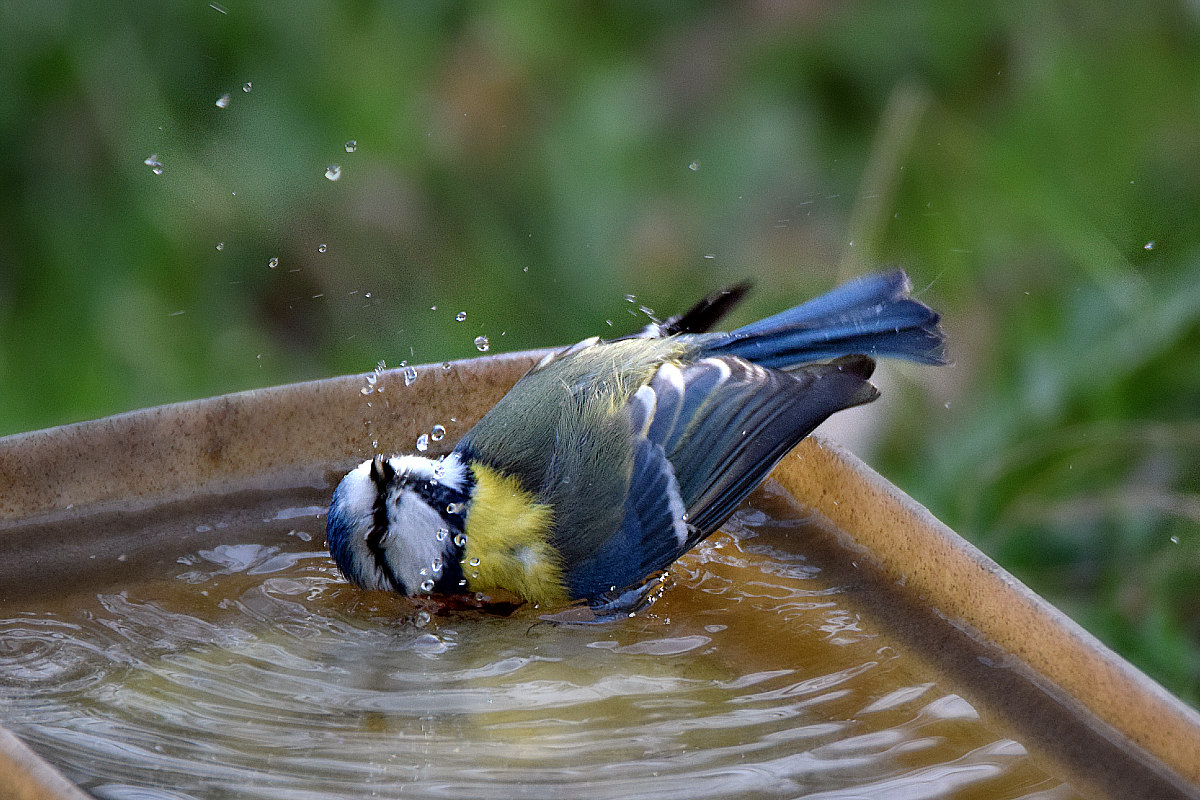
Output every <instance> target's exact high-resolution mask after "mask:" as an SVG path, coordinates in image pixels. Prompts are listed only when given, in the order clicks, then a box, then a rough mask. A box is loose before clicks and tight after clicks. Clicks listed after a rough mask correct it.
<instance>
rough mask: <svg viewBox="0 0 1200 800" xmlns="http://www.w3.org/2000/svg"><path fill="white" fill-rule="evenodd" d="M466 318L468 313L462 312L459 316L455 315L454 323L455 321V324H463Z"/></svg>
mask: <svg viewBox="0 0 1200 800" xmlns="http://www.w3.org/2000/svg"><path fill="white" fill-rule="evenodd" d="M466 318H467V312H465V311H460V312H458V313H457V314H455V315H454V321H455V322H462V321H463V320H465V319H466Z"/></svg>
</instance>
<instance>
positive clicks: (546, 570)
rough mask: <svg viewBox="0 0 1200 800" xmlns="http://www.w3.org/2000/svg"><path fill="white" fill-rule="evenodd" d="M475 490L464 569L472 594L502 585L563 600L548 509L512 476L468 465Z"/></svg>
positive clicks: (540, 599) (530, 597) (548, 600)
mask: <svg viewBox="0 0 1200 800" xmlns="http://www.w3.org/2000/svg"><path fill="white" fill-rule="evenodd" d="M471 471H472V472H473V473H474V475H475V489H474V491H473V492H472V495H471V505H470V507H469V508H468V510H467V525H466V529H465V530H464V531H463V532H464V533H465V534H466V536H467V543H466V546H465V547H464V548H463V559H462V570H463V575H464V577H466V579H467V588H468V589H469V590H470V591H472V592H488V591H494V590H496V589H506V590H508V591H509V592H512V593H513V594H516V595H519V596H520V597H522V598H523V599H525V600H526V601H528V602H530V603H539V604H555V603H563V602H565V601H566V600H567V599H568V597H567V590H566V586H565V585H564V583H563V569H562V563H561V558H560V556H559V553H558V551H557V550H556V549H555V548H554V546H553V545H552V544H551V543H550V524H551V521H552V517H551V511H550V507H549V506H547V505H542V504H540V503H538V502H536V501H535V499H534V496H533V495H532V494H530V493H529V492H527V491H525V490H524V489H523V488H521V485H520V483H518V481H517V480H516V478H512V477H508V476H504V475H501V474H500V473H498V472H496V471H495V470H493V469H490V468H489V467H486V466H484V465H482V464H479V463H474V464H472V465H471Z"/></svg>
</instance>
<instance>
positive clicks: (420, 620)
mask: <svg viewBox="0 0 1200 800" xmlns="http://www.w3.org/2000/svg"><path fill="white" fill-rule="evenodd" d="M432 590H433V587H432V586H430V587H429V588H428V589H426V590H425V591H427V592H428V591H432ZM430 619H431V617H430V616H429V612H428V611H418V612H417V614H416V616H414V617H413V624H414V625H416V626H417V627H418V628H424V627H425V626H426V625H428V624H429V620H430Z"/></svg>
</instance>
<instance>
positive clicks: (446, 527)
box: [325, 453, 474, 595]
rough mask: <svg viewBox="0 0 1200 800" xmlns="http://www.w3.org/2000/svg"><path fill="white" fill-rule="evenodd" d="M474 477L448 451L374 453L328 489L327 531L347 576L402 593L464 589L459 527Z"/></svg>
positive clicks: (461, 542) (335, 558)
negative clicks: (437, 454)
mask: <svg viewBox="0 0 1200 800" xmlns="http://www.w3.org/2000/svg"><path fill="white" fill-rule="evenodd" d="M473 482H474V481H473V478H472V476H471V472H470V470H469V469H467V466H466V465H465V464H463V463H462V462H461V461H460V460H459V459H458V456H457V455H456V454H454V453H451V454H450V455H448V456H445V457H444V458H441V459H438V460H433V459H428V458H423V457H421V456H392V457H391V458H384V457H383V456H376V457H375V458H373V459H371V460H370V461H364V462H363V463H362V464H360V465H359V466H357V467H355V468H354V469H353V470H351V471H350V472H349V473H348V474H347V475H346V477H345V478H343V479H342V481H341V483H339V484H338V487H337V489H335V490H334V493H333V502H332V503H331V504H330V506H329V516H328V518H327V520H326V523H325V535H326V538H327V539H328V542H329V551H330V553H332V554H333V558H334V561H336V562H337V565H338V568H339V569H340V570H341V571H342V574H343V575H345V576H346V578H347V579H348V580H350V581H352V582H354V583H357V584H358V585H359V586H362V587H364V588H368V589H383V590H386V591H392V592H399V593H400V594H405V595H418V594H456V593H460V592H463V591H465V585H466V584H465V581H464V580H463V574H462V566H461V564H460V563H459V562H460V560H461V558H462V552H463V542H464V538H463V528H464V525H465V522H466V514H467V505H468V503H469V502H470V499H471V489H472V486H473Z"/></svg>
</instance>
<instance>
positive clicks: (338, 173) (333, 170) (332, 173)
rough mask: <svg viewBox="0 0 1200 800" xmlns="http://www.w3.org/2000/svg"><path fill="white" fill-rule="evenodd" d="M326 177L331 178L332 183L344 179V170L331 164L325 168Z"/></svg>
mask: <svg viewBox="0 0 1200 800" xmlns="http://www.w3.org/2000/svg"><path fill="white" fill-rule="evenodd" d="M325 177H326V178H329V180H331V181H336V180H337V179H338V178H340V177H342V168H341V167H340V166H338V165H337V164H330V165H329V166H328V167H326V168H325Z"/></svg>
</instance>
